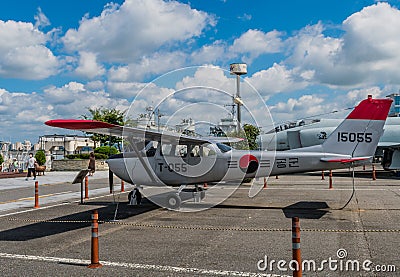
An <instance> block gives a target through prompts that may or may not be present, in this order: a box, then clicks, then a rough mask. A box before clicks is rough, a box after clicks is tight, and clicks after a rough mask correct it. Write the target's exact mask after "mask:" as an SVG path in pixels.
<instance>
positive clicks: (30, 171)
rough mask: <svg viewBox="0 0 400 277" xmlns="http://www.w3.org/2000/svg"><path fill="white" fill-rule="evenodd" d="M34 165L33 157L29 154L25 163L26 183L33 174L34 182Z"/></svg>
mask: <svg viewBox="0 0 400 277" xmlns="http://www.w3.org/2000/svg"><path fill="white" fill-rule="evenodd" d="M35 164H36V159H35V157H33V154H32V153H29V159H28V161H27V162H26V166H27V168H28V175H27V176H26V178H25V180H26V181H28V178H29V177H31V174H33V180H36V170H35Z"/></svg>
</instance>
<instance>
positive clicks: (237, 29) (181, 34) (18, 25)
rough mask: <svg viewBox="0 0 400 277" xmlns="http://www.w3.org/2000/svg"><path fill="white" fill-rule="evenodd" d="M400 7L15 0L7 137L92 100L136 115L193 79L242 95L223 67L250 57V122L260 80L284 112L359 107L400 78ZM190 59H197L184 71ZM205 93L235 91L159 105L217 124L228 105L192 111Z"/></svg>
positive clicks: (0, 24)
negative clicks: (183, 108)
mask: <svg viewBox="0 0 400 277" xmlns="http://www.w3.org/2000/svg"><path fill="white" fill-rule="evenodd" d="M399 6H400V3H399V1H386V2H377V1H345V0H341V1H314V0H313V1H250V2H249V1H238V0H225V1H222V0H221V1H220V0H210V1H203V0H193V1H162V0H128V1H113V2H109V1H104V0H80V1H78V0H72V1H65V2H60V1H48V0H42V1H28V0H24V1H19V0H15V1H6V2H4V3H2V8H1V9H0V40H1V41H2V45H0V54H1V55H0V116H1V117H2V121H1V122H0V128H1V133H0V140H1V139H3V140H10V139H11V140H12V141H17V140H24V139H30V140H31V141H33V142H35V141H37V139H38V137H39V136H40V135H43V134H54V133H58V134H60V133H65V132H62V130H56V129H52V128H49V127H46V126H45V125H44V124H43V122H44V121H46V120H49V119H54V118H78V117H79V116H81V115H82V114H85V113H87V108H88V107H90V108H95V107H101V106H103V107H108V108H118V109H121V110H128V112H129V114H130V115H131V116H136V115H137V114H139V113H141V112H143V110H144V107H145V106H146V105H150V104H151V105H157V104H158V103H161V102H162V101H164V100H163V99H167V98H168V95H170V94H171V92H173V91H174V90H176V89H182V88H183V87H184V86H186V87H190V86H193V85H197V86H199V85H202V86H208V87H213V88H215V89H218V90H224V91H226V92H228V93H234V92H235V82H234V79H232V76H229V74H227V72H224V70H228V69H229V64H230V63H232V62H245V63H247V65H248V74H247V75H245V76H243V82H245V83H247V84H248V85H249V86H244V88H243V92H242V96H243V98H244V100H245V101H247V102H246V103H245V104H248V110H249V111H250V112H249V113H248V114H244V116H243V117H244V120H245V121H246V120H248V121H249V122H251V116H255V117H256V118H258V119H260V118H263V117H267V116H265V110H264V109H263V108H261V107H259V105H260V101H253V100H254V97H250V96H249V95H251V93H250V92H249V90H251V89H255V90H256V91H257V93H258V95H259V96H260V99H262V101H261V102H263V103H265V104H266V105H267V106H268V108H269V110H270V111H271V114H272V119H273V120H274V121H275V122H282V121H285V120H293V119H298V118H301V117H306V116H312V115H316V114H322V113H326V112H329V111H333V110H340V109H345V108H347V107H352V106H354V105H355V104H357V102H359V101H360V100H362V99H363V98H365V97H366V96H367V94H373V95H374V97H384V96H386V95H387V94H390V93H394V92H398V91H399V88H400V86H399V83H400V74H398V69H399V68H400V55H399V54H400V53H399V52H400V11H399ZM194 66H206V67H199V68H196V67H195V68H193V67H194ZM186 67H192V68H191V69H185V70H179V69H182V68H186ZM175 70H178V71H175ZM169 72H173V73H172V74H171V73H169ZM164 74H166V75H164ZM160 76H161V77H160ZM155 78H158V79H157V81H156V82H154V85H153V86H146V85H147V84H148V83H149V82H152V81H153V80H154V79H155ZM143 88H144V89H143ZM246 93H247V95H246ZM227 95H228V94H227ZM246 97H247V99H246ZM204 98H206V99H207V101H208V102H210V103H212V104H215V105H220V106H223V105H224V104H228V103H229V101H230V98H229V97H227V96H226V95H225V96H221V95H216V94H215V93H210V92H204V91H196V92H194V93H192V94H190V93H188V94H186V95H184V94H180V95H177V96H176V97H175V98H171V99H170V101H169V102H168V103H164V104H163V105H160V107H162V108H163V113H164V114H165V117H164V118H163V120H164V121H168V122H170V123H171V124H172V123H173V120H171V117H172V115H174V114H179V116H180V117H183V116H186V117H193V118H194V119H195V120H205V119H204V118H200V117H199V116H200V115H203V117H204V115H207V118H206V120H209V121H214V123H216V122H217V121H218V119H219V118H220V117H222V116H225V114H224V111H223V109H216V110H212V111H211V110H210V109H209V108H206V107H204V106H201V107H200V106H199V107H197V108H196V107H195V108H191V109H190V111H191V112H189V110H188V111H186V112H187V114H186V115H185V114H184V113H183V112H182V111H183V110H182V109H181V108H182V107H184V106H185V105H188V104H190V103H194V102H196V101H204ZM133 99H136V101H137V102H136V103H135V105H134V107H135V109H133V106H132V107H131V103H132V101H133ZM141 108H143V109H142V110H140V109H141ZM177 111H179V113H178V112H177ZM335 115H336V116H344V115H343V114H342V115H340V114H335ZM179 119H180V118H179ZM177 120H178V119H177ZM178 121H179V120H178ZM256 121H260V120H256ZM67 133H68V132H67Z"/></svg>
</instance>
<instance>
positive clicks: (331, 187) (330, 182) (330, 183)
mask: <svg viewBox="0 0 400 277" xmlns="http://www.w3.org/2000/svg"><path fill="white" fill-rule="evenodd" d="M329 189H333V186H332V170H329Z"/></svg>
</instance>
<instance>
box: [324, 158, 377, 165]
mask: <svg viewBox="0 0 400 277" xmlns="http://www.w3.org/2000/svg"><path fill="white" fill-rule="evenodd" d="M371 158H372V157H355V158H351V157H349V158H339V159H338V158H332V159H331V158H321V161H322V162H328V163H343V164H345V163H352V162H358V161H365V160H369V159H371Z"/></svg>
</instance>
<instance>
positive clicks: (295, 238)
mask: <svg viewBox="0 0 400 277" xmlns="http://www.w3.org/2000/svg"><path fill="white" fill-rule="evenodd" d="M292 253H293V260H294V261H296V262H297V265H296V266H297V268H296V270H293V277H301V276H302V268H301V266H302V265H301V250H300V220H299V218H298V217H292Z"/></svg>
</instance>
